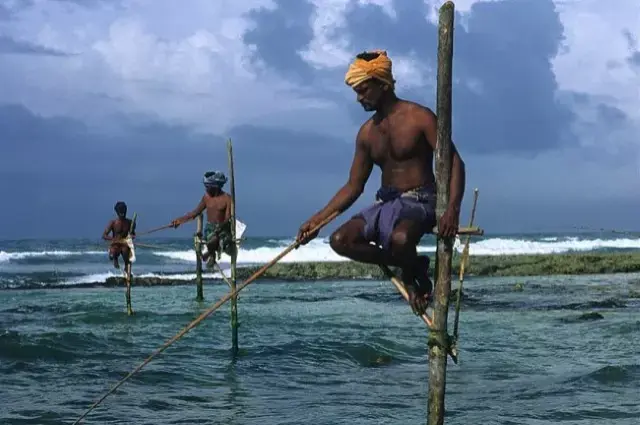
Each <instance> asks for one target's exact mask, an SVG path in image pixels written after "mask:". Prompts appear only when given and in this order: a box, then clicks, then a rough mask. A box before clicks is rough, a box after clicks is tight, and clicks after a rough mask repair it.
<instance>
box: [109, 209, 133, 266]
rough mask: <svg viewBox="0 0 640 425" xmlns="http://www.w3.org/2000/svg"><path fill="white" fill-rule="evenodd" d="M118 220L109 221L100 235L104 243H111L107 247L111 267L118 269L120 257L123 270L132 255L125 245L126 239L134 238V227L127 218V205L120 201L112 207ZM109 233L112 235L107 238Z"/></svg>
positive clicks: (126, 244)
mask: <svg viewBox="0 0 640 425" xmlns="http://www.w3.org/2000/svg"><path fill="white" fill-rule="evenodd" d="M113 209H114V210H115V212H116V215H117V216H118V218H116V219H115V220H111V221H109V224H107V227H106V228H105V229H104V232H103V233H102V239H104V240H105V241H111V244H110V245H109V260H112V261H113V267H115V268H117V269H119V268H120V264H119V263H118V257H119V256H120V255H122V259H123V260H124V265H125V270H126V266H127V265H129V260H130V256H131V254H132V252H133V251H132V250H131V247H130V246H129V244H128V243H127V238H128V236H129V235H131V238H135V237H136V226H135V224H133V227H132V221H131V220H130V219H128V218H127V204H125V203H124V202H122V201H118V202H117V203H116V205H115V206H114V207H113ZM109 233H112V235H111V236H109Z"/></svg>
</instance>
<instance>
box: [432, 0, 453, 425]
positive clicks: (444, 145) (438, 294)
mask: <svg viewBox="0 0 640 425" xmlns="http://www.w3.org/2000/svg"><path fill="white" fill-rule="evenodd" d="M453 15H454V5H453V3H452V2H451V1H447V2H446V3H445V4H444V5H443V6H442V7H441V8H440V22H439V28H438V77H437V79H438V82H437V107H436V115H437V116H438V136H437V139H438V140H437V143H436V152H435V154H436V155H435V156H436V183H437V191H438V199H437V206H436V210H437V216H438V217H441V216H442V214H443V213H444V211H445V210H446V208H447V206H448V204H449V181H450V177H451V91H452V64H453ZM453 242H454V238H440V237H438V243H437V250H436V263H437V264H436V267H437V269H436V284H435V297H434V298H435V299H434V301H435V304H434V314H433V328H432V331H431V332H430V334H429V395H428V406H427V412H428V417H427V424H428V425H442V424H444V414H445V404H444V396H445V387H446V373H447V349H448V346H449V335H448V333H447V315H448V312H449V294H450V292H451V259H452V254H453Z"/></svg>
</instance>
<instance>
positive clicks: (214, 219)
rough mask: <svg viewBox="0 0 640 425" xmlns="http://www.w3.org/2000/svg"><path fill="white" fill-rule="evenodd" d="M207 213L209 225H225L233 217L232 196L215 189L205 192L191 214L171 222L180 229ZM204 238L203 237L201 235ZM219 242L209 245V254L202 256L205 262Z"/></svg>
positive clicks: (214, 241) (215, 241) (215, 240)
mask: <svg viewBox="0 0 640 425" xmlns="http://www.w3.org/2000/svg"><path fill="white" fill-rule="evenodd" d="M204 210H206V211H207V222H209V223H223V222H225V221H227V220H229V218H230V217H231V195H229V194H228V193H226V192H225V191H223V190H221V189H219V188H216V187H213V188H208V189H206V190H205V194H204V196H203V197H202V199H201V200H200V203H198V206H197V207H196V208H195V209H194V210H193V211H191V212H190V213H187V214H185V215H184V216H182V217H180V218H177V219H175V220H173V221H172V222H171V224H172V225H173V227H178V226H180V225H181V224H183V223H186V222H187V221H190V220H194V219H195V218H196V217H198V216H199V215H200V214H202V212H203V211H204ZM199 236H202V235H199ZM218 244H219V240H218V238H214V240H213V241H212V242H211V243H210V244H208V245H207V251H208V252H207V253H206V254H204V255H203V256H202V259H203V260H204V261H207V258H208V257H209V255H212V254H213V253H214V252H215V251H216V250H217V248H218Z"/></svg>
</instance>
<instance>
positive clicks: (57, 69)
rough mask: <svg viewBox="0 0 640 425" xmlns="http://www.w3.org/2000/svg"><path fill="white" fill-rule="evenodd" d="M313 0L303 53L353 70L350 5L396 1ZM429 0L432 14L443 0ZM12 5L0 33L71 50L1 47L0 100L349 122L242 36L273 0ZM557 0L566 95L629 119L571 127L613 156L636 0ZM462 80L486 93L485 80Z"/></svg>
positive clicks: (199, 116) (193, 121)
mask: <svg viewBox="0 0 640 425" xmlns="http://www.w3.org/2000/svg"><path fill="white" fill-rule="evenodd" d="M311 1H312V3H313V5H314V12H313V14H312V16H311V18H310V22H309V24H310V26H311V29H312V33H313V39H312V41H311V42H310V43H309V45H308V46H307V47H306V48H305V49H304V50H303V51H300V52H299V54H300V56H301V57H302V58H303V59H304V60H305V61H306V62H307V63H309V64H310V65H312V66H313V67H314V68H316V69H317V70H319V71H324V70H326V71H336V70H338V71H339V70H341V69H342V70H344V71H346V68H347V66H348V63H349V62H350V61H351V60H352V58H353V56H354V55H355V54H356V53H357V52H356V51H353V50H352V49H351V47H350V46H351V44H350V40H349V32H348V28H347V22H346V21H345V19H346V15H347V13H348V12H349V11H351V10H352V9H351V8H353V7H357V6H358V5H371V6H374V7H380V8H381V10H383V11H384V12H385V13H386V14H387V15H388V16H389V17H391V18H392V19H395V18H396V14H395V10H394V8H393V4H394V3H393V1H392V0H311ZM424 1H425V4H427V5H428V6H429V8H430V9H429V10H431V11H432V15H433V11H437V9H438V8H439V7H440V6H441V5H442V4H443V3H444V0H424ZM487 1H494V0H458V1H456V2H455V5H456V10H457V11H458V12H460V13H462V14H463V16H464V15H468V14H469V13H470V12H471V8H472V5H473V4H474V3H478V2H487ZM504 1H515V0H504ZM5 4H6V5H9V6H11V5H13V6H14V7H18V6H21V7H19V8H17V9H16V10H17V12H16V15H15V18H16V19H14V20H12V21H7V22H2V23H0V34H7V35H11V36H12V37H15V38H17V39H21V40H25V41H30V42H33V43H37V44H40V45H43V46H45V47H48V48H50V49H56V50H63V51H67V52H70V53H72V54H73V56H70V57H68V58H58V57H43V56H25V55H20V56H18V55H4V56H3V57H2V64H1V66H0V79H1V80H2V81H3V90H2V91H0V102H17V103H22V104H25V105H26V106H28V107H30V108H31V109H32V110H34V111H36V112H39V113H43V114H45V115H52V114H68V115H72V116H76V117H80V118H83V119H93V120H95V121H100V120H102V117H103V116H105V115H108V114H111V113H114V112H118V113H141V114H148V115H152V116H157V117H160V118H161V119H164V120H166V121H169V122H178V123H185V124H190V125H195V126H197V127H200V128H202V129H206V130H209V131H212V132H216V133H221V132H224V131H225V130H226V129H228V128H230V127H231V126H233V125H237V124H246V123H253V124H267V125H289V126H293V127H297V129H309V128H314V129H315V130H318V126H317V123H318V122H331V123H332V124H333V125H331V126H322V128H323V130H322V131H327V132H330V133H331V134H333V135H338V134H341V132H342V134H344V129H348V130H347V131H353V128H352V127H351V126H352V124H350V119H349V117H348V116H347V114H345V112H344V107H345V106H344V105H343V104H341V105H336V104H333V103H330V102H327V101H319V100H317V96H315V95H314V93H313V90H309V87H298V86H296V85H295V84H294V83H293V82H291V81H289V80H288V79H287V78H286V77H283V76H281V75H278V74H277V73H276V71H274V70H271V69H268V68H267V67H265V66H264V65H263V64H262V63H260V61H256V60H255V57H254V47H253V46H249V45H246V44H245V43H244V42H243V34H244V33H245V32H246V31H247V30H249V29H251V28H252V26H253V25H254V23H253V22H252V21H251V20H250V19H249V18H248V17H247V15H246V14H247V12H250V11H254V10H258V9H261V8H265V9H273V8H274V7H276V5H275V4H274V2H273V1H272V0H218V1H209V0H190V1H189V7H184V5H183V4H182V3H181V2H177V1H174V0H121V1H118V2H115V1H114V2H110V1H104V2H92V4H97V5H98V7H80V6H77V5H75V4H74V3H73V2H60V1H46V0H37V1H35V2H33V4H34V5H33V6H32V7H24V3H19V2H17V1H15V0H14V1H13V2H5ZM556 4H557V8H558V12H559V13H560V18H561V21H562V24H563V25H564V27H565V37H566V40H565V47H564V49H563V50H562V51H561V52H560V53H559V54H558V56H557V57H556V58H555V59H554V60H553V61H552V64H553V69H554V72H555V75H556V78H557V81H558V84H559V87H560V93H559V96H560V95H561V94H562V93H566V92H580V93H586V94H588V95H590V96H593V98H594V99H596V100H597V101H598V102H601V103H604V104H606V105H610V106H614V107H617V108H620V109H621V110H622V111H623V112H625V113H626V114H627V115H628V116H629V117H631V119H632V124H631V125H630V126H629V127H627V128H625V129H620V130H619V131H618V132H617V133H616V134H611V133H608V134H607V133H604V132H603V131H604V130H603V129H602V128H600V129H598V128H595V129H594V126H595V125H596V123H595V122H594V121H595V109H594V108H595V105H593V104H588V105H580V106H578V105H572V107H573V108H574V109H575V110H576V111H577V112H578V113H579V117H580V120H579V122H578V123H577V126H576V128H575V130H576V131H577V132H579V134H581V136H582V137H583V141H584V143H585V144H587V145H589V144H591V145H596V146H597V143H603V146H604V148H606V149H610V150H611V151H612V152H614V153H615V152H616V151H618V152H619V151H620V150H621V149H622V148H627V147H628V145H629V144H634V143H635V144H636V145H637V142H635V134H637V131H640V126H638V124H637V123H638V122H640V104H639V102H640V74H639V73H638V71H637V70H635V71H634V70H633V69H632V68H631V67H630V65H629V64H628V63H627V61H626V59H627V57H628V56H629V54H630V51H629V48H628V41H627V39H626V38H625V35H624V34H623V31H628V32H629V33H631V34H632V35H634V36H635V37H636V38H637V39H640V29H639V28H640V14H638V12H637V6H636V1H635V0H618V1H617V2H616V7H615V8H611V7H608V6H607V3H606V2H602V1H598V0H580V1H575V0H574V1H562V0H556ZM434 16H436V15H433V16H432V17H434ZM639 41H640V40H639ZM353 48H354V49H356V50H357V51H362V50H364V49H371V48H382V49H384V48H385V46H376V45H370V46H366V45H365V46H354V47H353ZM389 55H390V57H391V59H392V60H393V63H394V73H395V77H396V79H397V81H398V89H399V91H401V92H402V91H406V90H409V89H411V88H414V87H418V86H424V85H430V86H432V85H433V83H434V82H435V72H434V70H433V69H432V68H430V67H429V65H428V64H425V63H423V62H421V61H420V60H418V59H417V58H416V57H415V56H414V55H411V54H409V55H406V56H402V55H396V54H394V52H393V50H389ZM612 65H614V66H612ZM322 78H324V77H322V76H320V77H319V79H322ZM331 78H334V79H335V76H333V75H332V77H331ZM335 83H336V82H335V81H334V80H332V82H331V84H328V85H327V87H326V88H325V89H326V90H327V91H331V90H335V91H337V92H340V93H344V97H345V99H346V100H347V101H353V98H352V93H350V92H349V91H348V90H346V87H340V83H341V81H340V82H338V84H335ZM465 83H466V84H467V85H469V87H471V88H472V89H473V90H475V91H478V92H481V91H482V90H483V88H482V85H481V84H480V82H478V81H475V82H474V81H466V82H465ZM329 86H330V87H329ZM634 126H635V127H634ZM632 130H634V131H636V133H635V134H634V133H633V132H632ZM631 136H633V137H631ZM603 139H604V140H605V141H604V142H603Z"/></svg>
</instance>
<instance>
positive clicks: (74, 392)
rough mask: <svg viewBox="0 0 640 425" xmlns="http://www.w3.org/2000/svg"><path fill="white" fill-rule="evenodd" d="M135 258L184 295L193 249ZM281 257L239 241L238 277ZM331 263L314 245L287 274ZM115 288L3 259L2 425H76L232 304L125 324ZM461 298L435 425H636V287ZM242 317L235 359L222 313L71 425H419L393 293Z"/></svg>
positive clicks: (313, 292)
mask: <svg viewBox="0 0 640 425" xmlns="http://www.w3.org/2000/svg"><path fill="white" fill-rule="evenodd" d="M141 240H142V238H141ZM144 242H145V243H149V244H153V245H157V247H156V248H148V249H141V248H139V249H138V251H137V254H138V261H137V262H136V266H135V270H137V273H138V275H154V276H162V278H164V279H174V280H176V279H183V280H184V279H187V278H191V277H192V275H193V268H194V261H195V259H194V256H193V252H192V250H190V241H188V240H173V241H169V240H152V239H149V240H145V241H144ZM290 242H291V241H290V240H285V239H282V240H279V239H263V240H259V239H250V240H247V241H246V242H245V244H244V245H243V249H242V252H241V253H240V262H241V263H242V264H253V263H264V262H266V261H269V260H270V259H272V258H273V257H274V256H275V255H277V254H278V253H279V252H280V251H281V250H282V249H283V248H284V247H285V246H286V245H287V244H288V243H290ZM638 248H640V241H639V240H638V239H637V238H633V237H628V236H620V237H605V236H603V235H535V236H532V235H529V236H525V235H515V236H513V235H512V236H491V237H485V238H476V239H475V242H474V243H473V244H472V246H471V252H472V254H476V255H477V254H485V255H499V254H518V253H520V254H527V253H545V252H547V253H551V252H568V251H600V250H605V251H610V250H637V249H638ZM421 250H422V251H430V250H433V246H429V245H427V244H425V245H423V246H421ZM336 260H339V258H337V257H335V256H334V255H333V254H332V253H331V252H330V249H329V247H328V245H327V243H326V241H325V240H317V241H314V242H313V243H311V244H310V245H309V246H306V247H304V248H301V249H299V250H296V251H294V252H292V253H291V254H290V255H289V256H287V257H285V259H284V261H336ZM112 270H113V269H112V268H111V267H110V265H109V262H108V260H107V258H106V252H105V246H104V245H101V244H100V243H99V242H97V241H5V242H2V243H0V279H2V280H1V282H2V288H3V289H4V290H0V424H10V425H13V424H16V425H22V424H38V425H48V424H71V423H73V421H74V420H75V419H76V418H78V417H79V416H80V415H81V414H82V413H83V412H84V410H85V409H87V408H88V407H89V406H90V405H91V404H92V403H93V402H94V401H96V400H97V399H98V398H99V397H101V396H102V395H103V394H104V393H105V392H106V391H108V390H109V388H111V387H112V386H113V385H114V384H115V383H116V382H117V381H118V380H120V379H122V378H123V377H124V376H125V375H126V374H127V373H128V372H130V371H131V370H132V369H134V368H135V367H136V366H137V365H139V364H140V363H141V362H142V361H143V360H144V359H145V358H146V357H147V356H148V355H149V354H151V353H152V352H153V351H154V350H155V349H157V348H158V347H160V346H161V345H162V344H163V343H164V342H165V341H167V340H168V339H169V338H171V337H172V336H174V335H175V334H176V333H178V332H179V331H180V330H181V329H182V328H183V327H184V326H186V325H187V324H188V323H189V322H191V321H192V320H193V319H195V318H196V317H197V316H198V315H199V314H200V313H201V312H203V311H204V310H205V309H206V308H207V307H208V306H210V305H211V304H213V303H215V302H216V301H217V300H218V299H219V298H220V297H222V296H223V295H224V294H225V293H227V291H228V288H227V286H226V285H224V284H215V283H211V284H207V285H206V286H205V301H204V302H197V301H195V299H194V298H195V288H194V286H193V285H186V286H161V287H134V288H133V294H132V298H133V308H134V310H135V311H136V314H135V315H134V316H132V317H128V316H127V315H126V314H125V305H124V294H123V290H122V288H105V287H101V286H99V283H100V282H103V281H104V279H106V277H108V276H109V275H112V274H113V275H116V274H114V273H113V271H112ZM87 282H92V283H97V284H98V286H92V287H87V286H86V285H84V283H87ZM74 285H75V288H74ZM465 294H466V296H467V298H466V299H465V301H464V303H463V306H462V314H461V325H460V332H461V341H460V344H459V345H460V346H459V349H460V357H461V358H460V362H459V364H457V365H455V364H453V363H452V362H449V366H448V375H447V393H446V394H447V395H446V408H447V416H446V421H445V423H446V424H447V425H454V424H455V425H463V424H504V425H516V424H517V425H520V424H523V425H540V424H555V423H562V424H566V425H574V424H575V425H596V424H598V425H600V424H613V425H632V424H634V425H636V424H638V423H640V397H638V394H639V392H638V391H639V386H638V381H639V380H640V355H639V354H638V353H640V315H639V313H640V297H639V295H638V294H640V274H615V275H598V276H547V277H526V278H522V277H515V278H504V277H503V278H468V279H467V280H466V281H465ZM238 304H239V307H238V310H239V321H240V328H239V339H240V349H241V350H240V353H239V355H238V356H237V357H233V356H232V354H231V351H230V342H231V335H230V334H231V332H230V325H229V306H228V305H224V306H222V308H221V309H220V310H219V311H217V312H215V313H214V314H212V315H211V316H210V317H209V318H208V319H207V320H205V321H204V322H203V323H202V324H201V325H200V326H198V327H196V328H195V329H193V330H191V331H190V332H189V333H188V334H187V335H185V336H184V337H183V338H182V339H181V340H179V341H177V342H176V343H175V344H173V345H172V346H171V347H170V348H168V349H167V350H166V351H165V352H164V353H163V354H161V355H159V356H158V357H156V358H155V359H154V360H153V361H152V362H151V363H150V364H149V365H147V366H146V367H145V368H144V369H142V371H140V372H139V373H138V374H136V375H134V376H133V377H132V378H131V379H130V380H129V381H128V382H126V383H125V384H124V385H123V386H122V387H120V388H119V389H118V390H117V391H116V392H115V393H114V394H112V395H110V396H109V397H108V398H107V399H106V400H105V401H104V402H103V403H102V404H101V405H100V406H98V407H97V408H96V409H95V410H94V411H93V412H92V413H91V414H90V415H89V416H88V417H87V418H86V419H85V420H84V421H83V423H86V424H153V425H158V424H243V425H244V424H249V425H252V424H256V425H257V424H261V425H262V424H264V425H276V424H277V425H280V424H291V425H293V424H303V423H308V422H311V423H314V424H321V425H324V424H326V425H330V424H355V425H361V424H371V425H373V424H392V425H396V424H397V425H401V424H402V425H404V424H417V423H420V424H424V423H426V419H425V418H426V400H427V385H428V383H427V377H428V360H427V346H426V343H427V331H426V328H425V325H424V324H423V322H422V321H421V320H420V319H418V318H417V317H415V316H414V315H413V314H412V313H411V310H410V308H409V307H408V306H407V305H406V303H405V302H404V301H403V300H402V299H401V298H400V296H399V295H397V293H396V292H395V289H394V288H393V286H392V285H391V284H390V283H388V282H386V281H377V280H369V281H350V282H340V281H336V282H298V283H284V282H273V281H263V282H261V281H259V280H258V281H257V282H256V283H254V284H253V285H250V286H249V287H247V289H245V290H244V291H243V292H242V293H241V294H240V296H239V301H238ZM585 313H598V315H597V316H594V315H588V316H584V314H585ZM450 320H452V319H450Z"/></svg>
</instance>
